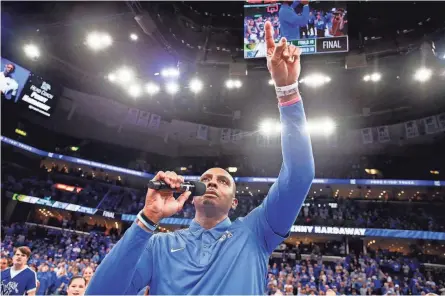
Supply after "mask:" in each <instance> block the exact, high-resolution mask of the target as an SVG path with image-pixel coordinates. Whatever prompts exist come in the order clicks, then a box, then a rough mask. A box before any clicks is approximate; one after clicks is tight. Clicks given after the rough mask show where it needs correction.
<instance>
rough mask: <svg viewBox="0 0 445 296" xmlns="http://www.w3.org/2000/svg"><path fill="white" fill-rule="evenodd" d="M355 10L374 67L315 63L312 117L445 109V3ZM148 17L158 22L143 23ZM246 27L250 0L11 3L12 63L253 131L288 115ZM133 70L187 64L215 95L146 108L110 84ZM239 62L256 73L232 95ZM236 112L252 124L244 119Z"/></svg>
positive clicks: (354, 48)
mask: <svg viewBox="0 0 445 296" xmlns="http://www.w3.org/2000/svg"><path fill="white" fill-rule="evenodd" d="M348 11H349V12H350V13H349V16H350V17H349V22H350V24H349V36H350V53H349V56H351V55H359V54H363V55H365V57H366V60H367V66H366V67H359V68H355V69H351V67H349V69H347V70H346V69H345V64H346V59H347V57H348V55H346V54H330V55H322V56H319V55H318V56H311V57H307V56H305V57H304V58H303V73H302V76H304V75H308V74H311V73H314V72H317V73H323V74H326V75H328V76H330V77H331V79H332V80H331V82H330V83H329V84H328V85H325V86H323V87H321V88H317V89H311V88H308V87H305V86H302V92H303V95H304V96H305V102H306V103H305V104H306V105H305V106H306V108H307V112H308V115H309V116H314V117H315V116H330V117H333V118H336V119H338V121H339V122H340V124H345V125H354V126H357V128H359V127H361V126H369V125H381V124H391V123H394V122H397V121H401V120H407V119H412V118H419V117H421V116H427V115H431V114H437V113H439V112H443V111H444V110H445V100H444V94H445V83H444V82H445V75H444V73H445V70H444V63H443V61H441V60H439V59H437V58H436V57H434V56H433V55H432V53H431V41H432V40H437V39H438V38H440V37H442V38H443V37H444V36H443V35H444V31H443V28H444V25H445V22H444V19H443V11H445V4H444V3H443V2H391V3H388V2H372V1H370V2H367V1H366V2H349V3H348ZM136 15H143V16H144V18H145V20H147V19H149V20H152V21H153V22H151V23H150V22H148V23H147V22H142V23H143V24H142V25H140V24H138V22H137V21H136V20H135V16H136ZM147 24H150V26H148V27H147ZM242 28H243V3H242V2H230V1H226V2H219V1H211V2H119V1H117V2H27V4H26V5H24V2H2V55H3V56H6V57H8V58H10V59H13V60H15V61H17V62H18V63H19V64H21V65H23V66H25V67H27V68H29V69H31V70H33V71H35V72H37V73H39V74H40V75H41V76H46V77H50V79H53V80H55V81H57V82H59V83H61V84H63V85H65V86H67V87H70V88H73V89H77V90H80V91H84V92H87V93H93V94H98V95H101V96H104V97H107V98H110V99H112V100H118V101H121V102H125V103H126V104H128V105H130V106H139V105H141V104H142V105H144V108H148V109H149V110H150V111H152V112H157V113H158V114H162V116H163V117H164V118H166V119H168V118H171V119H173V118H175V119H182V120H189V121H193V122H199V123H204V124H209V125H213V126H224V127H238V128H242V129H252V127H253V126H254V125H256V124H258V118H264V117H271V116H272V117H276V116H277V110H276V101H275V99H274V92H273V89H272V87H271V86H270V85H268V83H267V82H268V79H269V77H268V74H267V71H266V69H265V61H264V60H254V61H245V60H244V59H243V52H242V47H243V46H242V43H243V36H242V35H243V33H242ZM92 30H102V31H106V32H108V33H109V34H110V35H112V36H113V39H114V42H113V46H111V47H110V48H109V49H107V50H106V51H103V52H96V53H95V52H92V51H91V50H89V49H88V48H87V47H86V46H85V44H84V40H85V36H86V34H87V33H88V32H91V31H92ZM144 30H145V32H144ZM147 32H148V33H149V34H147ZM130 33H135V34H137V35H138V36H139V39H138V41H137V42H132V41H131V40H130V39H129V38H128V36H129V34H130ZM29 41H33V42H35V43H36V44H38V45H39V46H40V47H41V48H42V50H43V51H44V54H42V58H41V59H39V60H38V61H34V62H33V61H29V60H27V59H26V58H25V57H24V56H23V54H22V49H21V47H22V46H23V44H24V43H26V42H29ZM422 46H423V50H422V49H421V48H422ZM426 64H427V65H429V66H430V67H432V68H434V69H435V75H434V77H433V79H432V80H431V81H429V82H428V83H425V84H423V85H420V84H419V83H415V82H413V79H412V76H413V73H414V71H415V70H416V69H418V68H419V67H421V66H422V65H426ZM122 65H127V66H129V67H132V68H134V69H136V72H137V73H138V77H140V78H141V79H147V80H156V79H159V77H157V76H154V75H155V73H159V71H161V70H162V69H163V68H165V67H169V66H177V65H179V68H180V69H181V72H182V73H183V74H181V80H180V81H181V84H187V83H188V81H189V79H190V77H192V76H198V77H199V78H201V79H202V80H203V81H204V85H205V90H204V91H203V92H202V93H201V94H198V95H196V96H195V95H190V93H189V92H187V91H184V92H181V93H180V94H178V95H176V96H175V97H174V98H171V97H166V96H161V95H159V96H157V97H156V96H155V97H153V98H150V97H148V96H147V97H142V98H138V99H137V100H135V99H132V98H130V97H129V96H128V95H127V94H126V93H125V91H123V90H122V89H120V88H118V87H116V86H115V85H112V84H110V83H109V82H108V81H107V80H106V79H105V77H106V76H107V75H108V73H110V72H111V71H114V69H116V67H120V66H122ZM234 65H236V66H239V65H241V66H240V67H241V69H244V68H243V67H245V69H246V70H247V73H248V75H247V76H243V77H242V81H243V87H242V88H241V89H240V90H236V91H234V90H231V91H229V90H227V89H226V88H225V86H224V81H225V79H227V78H228V76H229V72H230V69H231V67H233V66H234ZM374 71H378V72H380V73H382V77H383V78H382V80H381V81H380V82H379V83H375V84H371V83H364V82H363V80H362V77H363V75H365V74H367V73H371V72H374ZM368 109H369V111H370V113H369V114H368V113H367V110H368ZM235 111H240V114H241V118H240V119H237V120H234V119H233V113H234V112H235Z"/></svg>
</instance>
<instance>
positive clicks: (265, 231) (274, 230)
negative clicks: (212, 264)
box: [244, 22, 315, 252]
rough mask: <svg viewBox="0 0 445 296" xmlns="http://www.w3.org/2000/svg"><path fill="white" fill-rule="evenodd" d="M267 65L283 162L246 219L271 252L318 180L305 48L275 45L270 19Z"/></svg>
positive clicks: (267, 37)
mask: <svg viewBox="0 0 445 296" xmlns="http://www.w3.org/2000/svg"><path fill="white" fill-rule="evenodd" d="M265 31H266V44H267V67H268V69H269V71H270V73H271V76H272V79H273V80H274V82H275V90H276V94H277V98H278V101H279V108H280V117H281V146H282V153H283V164H282V166H281V171H280V174H279V176H278V179H277V180H276V182H275V183H274V184H273V186H272V187H271V189H270V191H269V194H268V196H267V197H266V198H265V200H264V201H263V203H262V204H261V205H260V206H259V207H258V208H256V209H255V210H253V211H252V212H251V213H250V214H249V215H247V217H246V218H245V220H244V221H245V222H246V224H247V225H248V227H250V228H251V229H252V231H254V232H255V233H256V234H257V236H258V238H259V240H260V242H261V243H262V245H263V246H264V247H265V249H266V250H267V251H268V252H272V251H273V249H274V248H275V247H276V246H277V245H278V244H279V243H281V241H283V239H284V238H285V236H286V235H287V234H288V233H289V230H290V228H291V226H292V225H293V223H294V222H295V219H296V217H297V215H298V213H299V212H300V209H301V206H302V204H303V202H304V200H305V198H306V195H307V193H308V191H309V189H310V186H311V184H312V181H313V179H314V174H315V168H314V157H313V154H312V146H311V140H310V136H309V133H308V131H307V128H306V116H305V114H304V108H303V102H302V101H301V96H300V93H299V91H298V77H299V75H300V53H301V50H300V49H299V48H297V47H295V46H294V45H287V42H286V39H285V38H282V39H281V40H280V42H279V43H278V44H277V45H275V43H274V40H273V32H272V26H271V24H270V23H269V22H266V26H265Z"/></svg>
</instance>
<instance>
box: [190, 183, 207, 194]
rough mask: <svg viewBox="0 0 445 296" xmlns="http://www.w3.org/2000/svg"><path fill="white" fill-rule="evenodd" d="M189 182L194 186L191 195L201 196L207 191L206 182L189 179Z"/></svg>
mask: <svg viewBox="0 0 445 296" xmlns="http://www.w3.org/2000/svg"><path fill="white" fill-rule="evenodd" d="M190 184H192V185H193V186H195V187H194V188H193V190H192V195H193V196H201V195H204V194H205V193H206V191H207V186H206V184H204V183H202V182H199V181H190Z"/></svg>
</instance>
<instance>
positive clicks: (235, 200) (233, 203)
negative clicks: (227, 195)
mask: <svg viewBox="0 0 445 296" xmlns="http://www.w3.org/2000/svg"><path fill="white" fill-rule="evenodd" d="M237 206H238V200H237V199H236V198H233V200H232V209H233V210H236V207H237Z"/></svg>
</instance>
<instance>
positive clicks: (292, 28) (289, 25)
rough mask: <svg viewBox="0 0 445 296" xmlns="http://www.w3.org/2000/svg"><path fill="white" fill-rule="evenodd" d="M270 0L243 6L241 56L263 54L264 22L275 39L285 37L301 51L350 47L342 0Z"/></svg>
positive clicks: (264, 55)
mask: <svg viewBox="0 0 445 296" xmlns="http://www.w3.org/2000/svg"><path fill="white" fill-rule="evenodd" d="M259 2H263V3H259ZM264 2H267V3H264ZM271 2H272V1H270V0H268V1H257V0H250V1H248V2H247V3H246V4H245V5H244V58H246V59H249V58H264V57H266V43H265V39H264V38H265V32H264V24H265V22H266V21H270V22H271V23H272V26H273V32H274V39H275V42H278V41H279V40H280V39H281V37H286V39H287V41H288V42H289V43H292V44H294V45H296V46H298V47H300V48H301V49H302V52H303V54H318V53H335V52H347V51H348V50H349V45H348V35H347V32H348V11H347V10H346V3H345V2H324V1H319V2H309V3H308V4H306V5H303V3H301V2H300V0H297V1H282V2H272V3H271ZM306 3H307V1H306Z"/></svg>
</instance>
